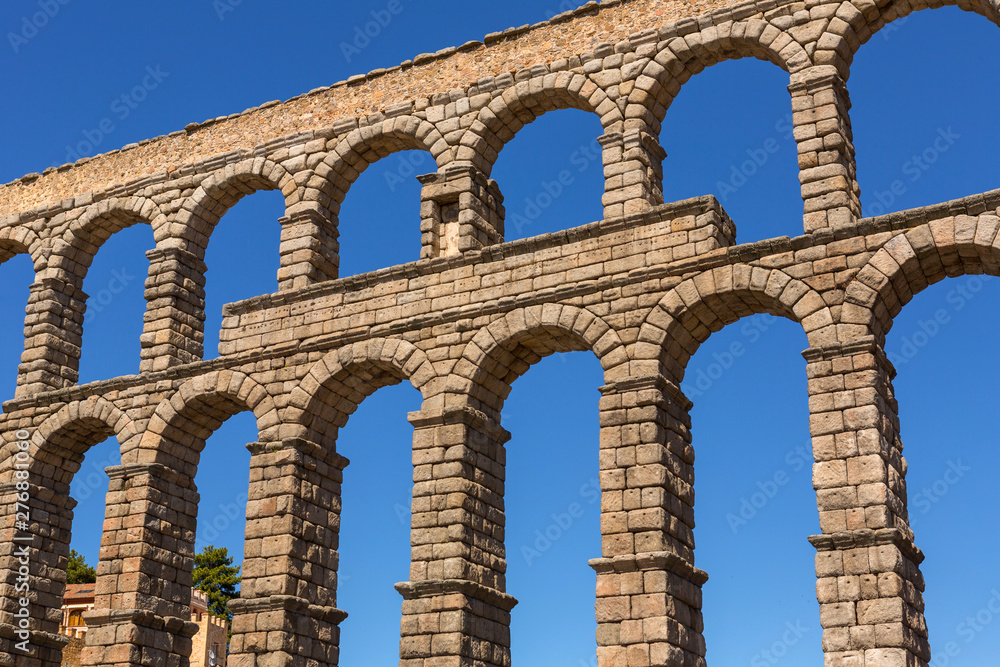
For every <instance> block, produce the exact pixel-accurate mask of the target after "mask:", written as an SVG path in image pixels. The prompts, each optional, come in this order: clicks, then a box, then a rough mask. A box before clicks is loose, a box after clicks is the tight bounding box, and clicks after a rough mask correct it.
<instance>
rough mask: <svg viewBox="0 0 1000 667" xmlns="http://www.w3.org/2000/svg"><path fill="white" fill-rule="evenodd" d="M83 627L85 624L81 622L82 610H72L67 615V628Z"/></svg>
mask: <svg viewBox="0 0 1000 667" xmlns="http://www.w3.org/2000/svg"><path fill="white" fill-rule="evenodd" d="M83 625H86V623H84V622H83V610H82V609H74V610H73V611H71V612H70V613H69V627H71V628H78V627H80V626H83Z"/></svg>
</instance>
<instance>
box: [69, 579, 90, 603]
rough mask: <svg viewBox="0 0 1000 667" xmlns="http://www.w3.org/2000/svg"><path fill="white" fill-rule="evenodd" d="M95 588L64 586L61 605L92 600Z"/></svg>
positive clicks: (73, 585) (82, 585)
mask: <svg viewBox="0 0 1000 667" xmlns="http://www.w3.org/2000/svg"><path fill="white" fill-rule="evenodd" d="M95 586H96V584H66V593H64V594H63V604H73V603H77V604H79V603H81V602H88V601H90V600H93V599H94V589H95Z"/></svg>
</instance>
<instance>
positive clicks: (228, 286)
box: [204, 190, 285, 444]
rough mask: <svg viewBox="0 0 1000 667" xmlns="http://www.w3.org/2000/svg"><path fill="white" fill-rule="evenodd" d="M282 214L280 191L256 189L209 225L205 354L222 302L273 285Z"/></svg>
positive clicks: (214, 348)
mask: <svg viewBox="0 0 1000 667" xmlns="http://www.w3.org/2000/svg"><path fill="white" fill-rule="evenodd" d="M284 214H285V200H284V198H283V197H282V196H281V193H280V192H277V191H273V190H272V191H258V192H255V193H254V194H253V195H250V196H246V197H243V198H242V199H240V200H239V201H238V202H237V203H236V204H235V205H233V206H232V208H230V209H229V210H228V211H227V212H226V213H225V215H224V216H223V217H222V219H221V220H220V221H219V223H218V224H216V225H215V228H214V229H213V230H212V232H211V234H212V236H211V241H210V242H209V243H208V248H207V249H206V251H205V260H204V261H205V266H206V267H207V271H206V272H205V354H204V358H205V359H214V358H215V357H217V356H219V355H218V350H219V331H220V329H221V326H222V306H223V305H224V304H227V303H232V302H234V301H240V300H243V299H249V298H251V297H254V296H258V295H261V294H271V293H272V292H275V291H277V287H278V283H277V275H278V266H279V263H280V255H279V253H278V244H279V240H280V236H281V226H280V225H279V224H278V219H279V218H280V217H282V216H283V215H284ZM247 442H249V441H247ZM244 444H245V443H244Z"/></svg>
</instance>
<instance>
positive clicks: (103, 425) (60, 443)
mask: <svg viewBox="0 0 1000 667" xmlns="http://www.w3.org/2000/svg"><path fill="white" fill-rule="evenodd" d="M111 436H114V437H116V438H117V439H118V442H119V444H120V445H121V450H122V451H125V450H126V449H127V448H129V447H134V446H136V444H137V442H138V439H139V437H140V433H139V430H138V428H137V427H136V425H135V423H134V422H133V421H132V419H131V418H129V417H128V416H127V415H126V414H125V413H124V412H122V411H121V410H120V409H118V408H117V407H116V406H115V405H114V403H112V402H111V401H109V400H107V399H105V398H103V397H101V396H89V397H87V398H86V399H83V400H79V401H74V402H72V403H68V404H66V405H64V406H63V407H62V408H60V409H59V410H58V411H57V412H56V413H55V414H53V415H51V416H49V417H48V418H47V419H46V420H45V421H43V422H42V423H41V424H40V425H39V426H38V428H36V429H33V433H32V436H31V442H32V449H31V450H30V453H31V458H32V464H33V466H34V467H35V473H36V474H40V473H41V469H42V468H46V469H48V468H49V467H50V466H51V468H52V470H53V471H54V472H53V473H52V478H51V481H52V482H53V483H54V487H53V488H52V491H54V492H56V493H64V494H68V493H69V484H70V482H71V481H72V479H73V475H75V474H76V472H77V471H78V470H79V468H80V465H81V463H82V462H83V459H84V456H85V455H86V453H87V451H88V450H89V449H90V448H91V447H93V446H94V445H96V444H98V443H99V442H102V441H104V440H106V439H107V438H110V437H111ZM10 465H11V459H10V458H9V457H8V458H7V460H6V462H5V464H4V468H5V469H6V471H9V470H10Z"/></svg>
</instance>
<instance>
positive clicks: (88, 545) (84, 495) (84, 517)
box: [69, 437, 122, 567]
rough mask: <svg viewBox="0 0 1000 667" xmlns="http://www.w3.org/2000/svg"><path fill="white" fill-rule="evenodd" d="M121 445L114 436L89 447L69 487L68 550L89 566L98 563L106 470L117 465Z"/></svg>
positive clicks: (119, 458)
mask: <svg viewBox="0 0 1000 667" xmlns="http://www.w3.org/2000/svg"><path fill="white" fill-rule="evenodd" d="M121 461H122V455H121V443H119V442H118V440H117V439H116V438H114V437H111V438H108V439H106V440H104V441H103V442H100V443H98V444H96V445H94V446H93V447H91V448H90V449H89V450H88V451H87V454H86V456H85V457H84V459H83V461H82V462H81V464H80V469H79V470H77V471H76V474H74V475H73V481H72V482H70V485H69V495H70V498H72V499H73V500H75V501H76V507H75V508H73V531H72V541H71V542H70V548H71V549H72V550H74V551H76V552H77V553H78V554H80V555H81V556H83V557H84V560H85V561H86V562H87V564H88V565H90V566H91V567H96V566H97V563H98V561H99V560H100V550H101V535H102V534H103V526H104V518H105V509H106V507H105V498H106V497H107V494H108V474H107V472H106V470H105V469H106V468H109V467H111V466H118V465H121Z"/></svg>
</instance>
